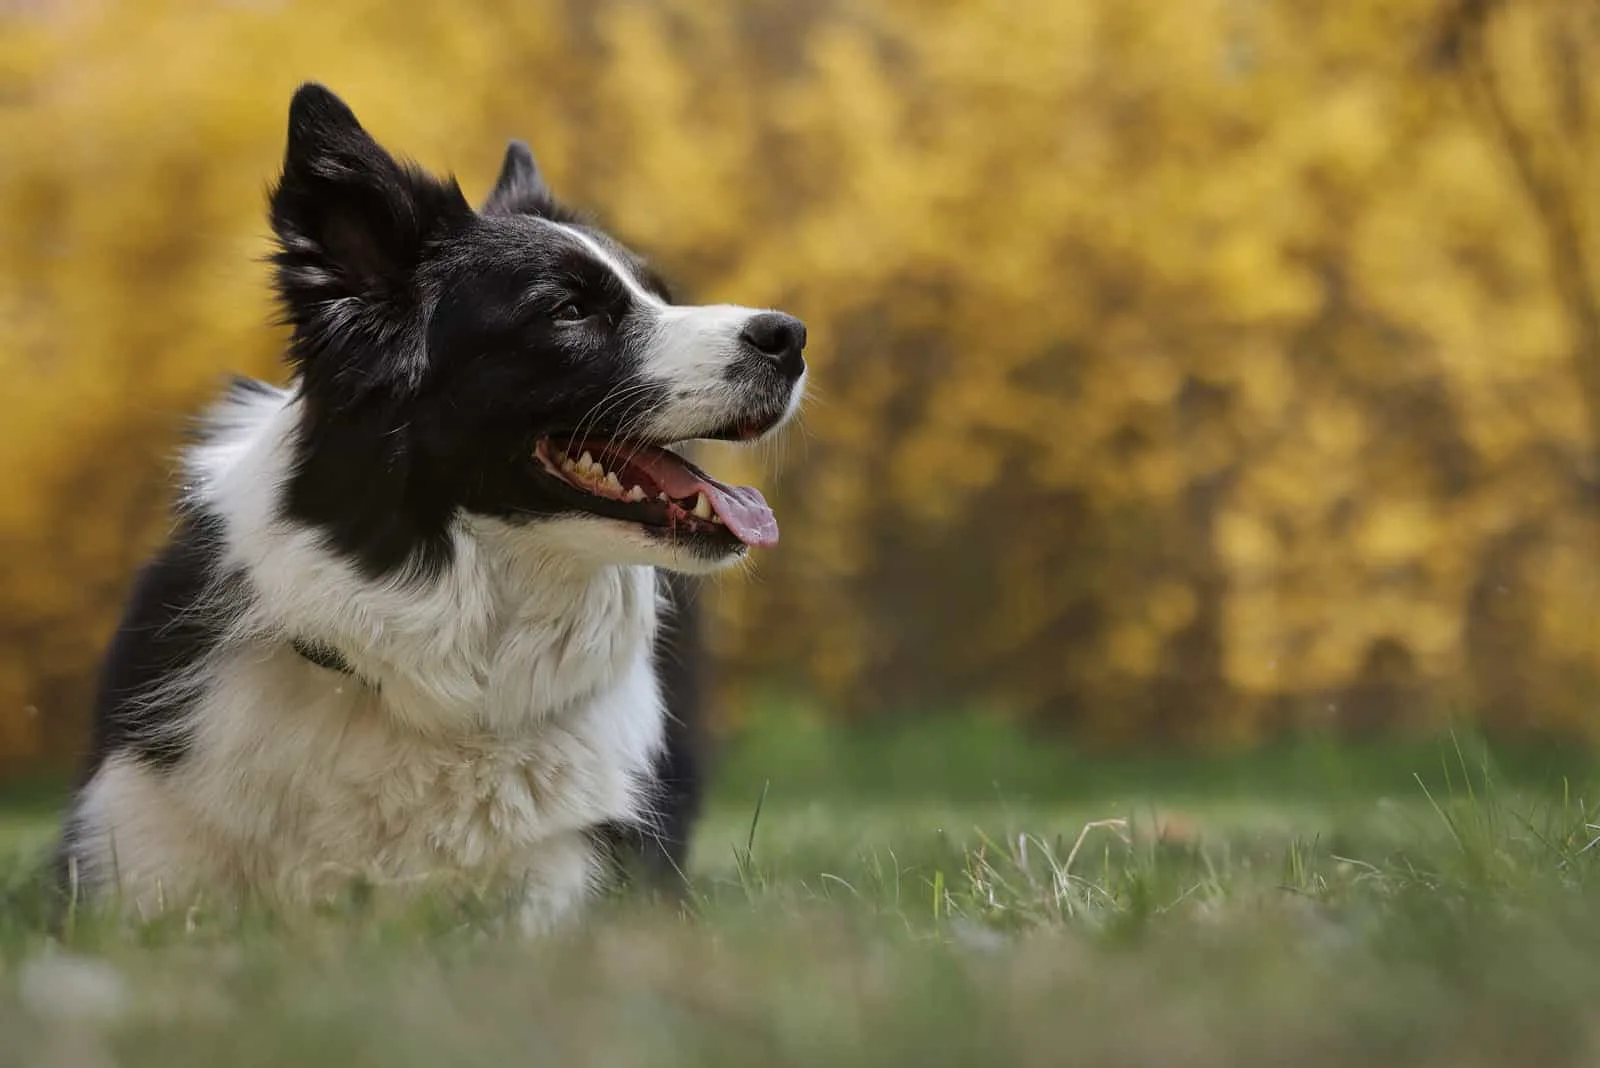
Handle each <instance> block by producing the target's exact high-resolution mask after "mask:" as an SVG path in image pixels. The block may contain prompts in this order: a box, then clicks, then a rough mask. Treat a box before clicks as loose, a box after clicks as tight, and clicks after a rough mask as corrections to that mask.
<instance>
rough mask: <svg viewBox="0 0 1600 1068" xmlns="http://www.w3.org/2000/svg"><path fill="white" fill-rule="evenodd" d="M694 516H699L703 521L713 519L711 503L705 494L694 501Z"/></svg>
mask: <svg viewBox="0 0 1600 1068" xmlns="http://www.w3.org/2000/svg"><path fill="white" fill-rule="evenodd" d="M694 514H695V515H697V516H699V517H700V518H701V519H710V518H711V515H712V512H711V502H710V501H708V500H706V495H705V494H704V493H702V494H700V495H699V496H698V497H696V498H695V499H694Z"/></svg>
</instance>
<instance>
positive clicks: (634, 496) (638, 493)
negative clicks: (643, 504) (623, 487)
mask: <svg viewBox="0 0 1600 1068" xmlns="http://www.w3.org/2000/svg"><path fill="white" fill-rule="evenodd" d="M628 500H630V501H642V500H644V490H642V489H640V488H639V487H638V486H635V487H633V488H632V489H631V490H629V491H628Z"/></svg>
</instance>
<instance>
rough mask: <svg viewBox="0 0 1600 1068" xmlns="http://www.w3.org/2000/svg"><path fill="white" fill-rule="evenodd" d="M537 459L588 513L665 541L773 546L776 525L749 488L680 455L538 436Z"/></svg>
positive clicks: (642, 446) (623, 443) (652, 448)
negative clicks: (693, 538) (689, 538)
mask: <svg viewBox="0 0 1600 1068" xmlns="http://www.w3.org/2000/svg"><path fill="white" fill-rule="evenodd" d="M533 455H534V458H535V459H536V460H538V461H539V463H540V465H541V466H543V468H544V470H545V473H546V474H549V475H551V476H553V477H555V478H557V479H559V480H561V482H563V483H565V484H566V486H567V487H568V488H569V489H571V490H573V491H575V492H576V493H577V494H579V495H580V497H579V503H581V506H582V507H583V508H584V509H585V510H586V511H589V512H593V513H594V514H596V515H601V516H605V517H607V518H611V519H622V520H626V521H629V522H633V523H637V524H638V525H639V526H641V527H645V528H648V529H650V530H652V531H653V532H656V533H659V534H661V535H664V536H681V535H699V536H710V537H723V538H727V539H729V540H730V541H732V542H738V543H742V544H744V545H748V546H750V547H751V548H766V547H768V546H771V545H776V544H777V542H778V520H777V518H776V517H775V516H773V514H772V509H771V508H770V507H768V506H767V502H766V500H765V499H764V498H763V497H762V496H761V491H760V490H758V489H756V488H755V487H754V486H729V485H727V484H725V483H722V482H718V481H717V480H716V479H714V478H712V477H711V476H710V475H708V474H706V473H705V472H704V471H702V470H700V469H699V468H698V467H696V466H695V465H694V464H692V463H690V462H689V461H688V460H685V459H684V458H683V457H681V456H679V455H678V454H677V453H674V452H671V451H669V450H667V449H663V448H660V447H659V446H656V445H646V444H643V443H641V442H632V441H612V440H610V439H608V438H596V437H588V438H567V439H563V438H562V437H560V436H559V435H557V436H553V437H544V438H540V439H539V441H538V443H537V444H536V445H535V446H534V451H533Z"/></svg>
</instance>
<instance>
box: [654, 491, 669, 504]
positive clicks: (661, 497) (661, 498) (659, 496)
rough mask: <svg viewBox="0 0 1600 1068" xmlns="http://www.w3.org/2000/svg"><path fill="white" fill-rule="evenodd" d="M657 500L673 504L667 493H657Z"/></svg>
mask: <svg viewBox="0 0 1600 1068" xmlns="http://www.w3.org/2000/svg"><path fill="white" fill-rule="evenodd" d="M656 500H658V501H660V502H662V503H663V504H671V503H672V498H671V497H668V496H667V495H666V494H665V493H658V494H656Z"/></svg>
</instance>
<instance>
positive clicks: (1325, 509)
mask: <svg viewBox="0 0 1600 1068" xmlns="http://www.w3.org/2000/svg"><path fill="white" fill-rule="evenodd" d="M1596 54H1600V14H1597V8H1596V6H1595V5H1586V4H1578V3H1573V2H1571V0H1519V2H1517V3H1515V4H1513V3H1509V2H1503V3H1502V2H1491V0H1347V2H1345V3H1342V4H1339V5H1310V4H1277V3H1266V2H1264V0H1192V2H1188V3H1183V4H1174V3H1171V2H1170V0H1072V2H1045V0H1040V2H1039V3H1036V4H1017V5H1012V6H1010V7H1008V8H1006V9H1005V12H1004V17H1002V16H1000V15H997V13H996V11H995V9H994V7H993V5H988V4H982V3H978V2H975V0H933V2H928V0H917V2H911V0H873V2H871V3H866V4H856V5H837V4H832V3H827V2H816V3H807V4H800V5H796V4H790V3H780V2H778V0H754V2H750V3H744V4H741V5H738V6H737V7H736V8H735V7H732V6H729V5H706V4H702V3H699V2H698V0H661V2H657V3H651V4H644V3H639V2H635V0H594V2H592V3H587V4H576V3H570V2H566V0H531V2H521V3H510V2H508V0H464V2H463V3H462V4H458V5H455V6H453V7H450V8H448V9H447V8H445V7H441V6H437V5H433V4H428V3H424V2H422V0H387V2H379V0H339V2H331V0H325V2H323V3H320V4H315V5H312V4H307V3H304V2H290V0H282V2H274V3H255V4H243V3H240V4H203V3H199V2H196V0H183V2H180V0H152V2H150V3H145V4H140V5H117V4H108V3H103V2H90V0H71V2H66V0H63V2H62V3H59V4H55V5H30V6H28V7H25V8H23V9H21V10H12V11H9V12H8V13H6V14H3V15H0V143H4V144H5V145H7V146H8V148H7V151H6V152H5V153H4V154H3V155H0V219H4V220H5V235H4V236H5V240H4V241H0V322H3V323H4V324H5V327H6V329H5V330H4V332H3V334H0V338H3V340H0V361H3V368H4V370H5V371H6V372H7V373H8V375H9V376H10V379H11V381H13V382H14V383H16V385H14V386H13V390H12V396H13V397H14V398H16V399H15V400H13V403H12V405H11V407H10V411H9V415H10V418H9V419H8V420H7V421H5V423H4V424H0V459H3V460H4V461H6V462H5V466H4V472H5V474H4V478H5V479H6V480H7V481H6V483H5V490H6V492H5V494H4V495H3V496H0V545H3V546H4V549H5V552H4V554H3V557H0V628H3V631H0V632H3V634H4V635H5V637H6V639H7V640H6V642H5V643H4V645H3V646H0V763H3V762H4V760H5V758H6V757H10V758H13V759H15V758H31V757H33V756H35V755H37V754H39V753H42V752H53V753H57V754H59V753H61V752H62V751H63V750H64V749H65V748H67V747H70V746H72V745H74V744H75V743H76V740H77V739H78V738H79V737H80V736H81V735H80V732H81V729H82V727H83V722H82V716H81V709H82V707H83V696H84V694H85V692H86V686H87V678H88V675H87V672H88V671H89V669H90V668H91V666H92V663H93V660H94V656H95V655H96V652H97V649H98V645H99V643H100V641H101V640H102V639H103V637H104V635H105V633H106V630H107V627H108V626H109V624H110V622H111V620H112V619H113V617H114V613H115V610H116V602H117V598H118V597H119V596H120V593H121V591H122V590H123V589H124V588H125V584H126V582H127V579H128V576H129V572H130V569H131V567H132V566H133V565H134V563H135V561H137V560H138V559H139V557H140V556H141V555H142V554H143V553H144V552H145V551H146V550H147V549H148V548H149V547H150V546H151V545H152V544H153V543H154V541H155V539H156V538H157V537H158V536H159V535H160V533H161V531H162V524H163V522H164V519H163V512H162V504H163V501H164V493H165V489H164V485H163V478H164V476H165V473H166V470H165V466H164V465H165V457H166V456H167V455H169V453H170V449H171V448H172V447H173V445H174V444H175V441H176V438H175V434H176V431H177V430H178V428H179V426H180V425H181V421H182V419H183V417H184V416H185V415H186V414H187V413H188V412H190V411H192V410H193V408H194V407H195V406H196V405H198V404H199V403H200V402H201V401H202V400H203V399H204V398H205V397H206V396H207V395H208V393H209V392H210V390H211V389H212V388H213V386H214V384H215V382H216V380H217V378H218V376H219V375H220V374H221V373H222V372H223V371H225V370H230V369H238V370H242V371H245V372H248V373H258V374H266V375H275V374H276V373H277V372H276V371H275V369H274V367H275V365H274V362H273V361H274V359H275V355H276V352H277V349H278V346H279V345H280V344H281V341H282V337H281V334H280V333H278V332H277V331H275V330H273V329H270V328H268V327H267V326H266V323H267V322H268V320H269V317H270V315H271V310H270V308H269V306H268V304H267V294H266V290H265V287H264V282H265V272H264V270H263V269H262V267H261V264H260V257H261V256H262V254H263V253H264V252H265V249H266V245H265V224H264V220H263V218H262V207H263V205H262V201H261V197H260V195H259V193H260V190H261V189H262V187H263V185H264V183H265V182H266V180H267V179H268V177H269V176H270V174H271V172H272V170H273V168H274V166H275V165H276V162H277V154H278V152H279V151H281V137H282V124H283V112H284V107H285V104H286V102H287V100H288V95H289V93H290V91H291V90H292V88H293V86H294V84H295V83H297V82H298V81H299V80H301V79H303V78H308V77H314V78H317V79H319V80H322V81H326V82H328V83H330V84H331V85H333V86H334V87H335V88H336V89H337V90H338V91H340V92H341V93H342V94H344V95H346V96H347V98H348V99H349V100H350V101H351V102H352V104H353V105H354V106H355V107H356V109H357V111H358V113H360V114H361V115H362V116H363V119H364V120H365V121H367V122H368V124H369V125H370V126H371V127H372V128H373V130H374V132H375V133H376V134H377V135H378V136H379V137H380V138H382V139H384V140H386V141H388V142H389V143H390V144H393V145H395V146H397V147H401V148H403V149H405V150H406V151H409V152H411V153H414V154H415V155H416V156H417V157H418V158H419V159H421V160H423V161H424V162H426V163H427V164H428V165H430V166H434V167H439V168H454V169H456V170H458V171H459V172H461V174H462V178H463V181H464V184H465V185H466V187H467V188H468V190H469V192H470V191H471V190H472V189H478V190H482V189H483V188H484V184H485V183H486V182H487V181H488V179H489V178H490V176H491V174H492V171H493V168H494V166H495V165H496V164H497V163H498V157H499V152H500V150H501V148H502V146H503V143H504V140H505V139H506V138H507V137H511V136H522V137H526V138H528V139H529V140H530V141H531V142H532V143H533V144H534V147H535V149H536V151H537V152H538V154H539V156H540V158H541V163H542V164H543V165H544V166H545V168H546V169H547V170H548V171H549V172H550V173H551V175H552V176H553V178H554V180H555V182H556V184H557V186H558V189H560V190H562V191H565V192H569V193H571V194H572V195H573V197H574V198H575V199H577V200H579V201H581V202H584V203H587V204H593V205H596V206H598V207H599V208H601V209H602V210H603V214H604V216H605V218H606V220H607V221H608V222H609V223H611V224H613V225H615V226H616V227H617V228H618V229H619V230H620V231H622V232H623V233H624V234H625V235H626V236H628V237H629V238H630V239H631V240H633V241H634V242H635V243H637V244H639V245H641V246H642V247H644V248H646V249H648V250H650V251H651V252H653V253H654V254H655V255H656V256H657V258H658V259H659V260H660V261H661V262H662V264H663V265H664V266H665V267H666V268H667V269H668V271H669V273H672V274H676V275H678V276H679V277H680V278H681V279H682V280H683V281H686V282H688V283H689V284H690V287H691V289H692V291H693V292H694V294H695V295H696V296H697V297H700V298H703V299H722V298H728V299H738V300H741V301H745V302H768V303H772V304H781V305H782V306H784V307H786V308H789V309H792V310H794V311H796V312H797V313H799V314H802V315H804V316H805V317H806V318H807V320H808V321H809V322H810V324H811V327H812V336H813V337H814V338H815V344H814V363H815V367H816V373H815V376H814V377H815V381H816V385H817V398H816V400H815V402H814V403H813V404H812V405H811V407H810V408H809V410H808V412H807V414H806V416H805V432H804V433H798V434H795V435H793V436H792V437H791V439H790V441H789V442H788V443H787V447H786V448H785V449H783V450H782V451H781V453H778V454H775V455H771V456H769V457H767V459H769V460H771V461H772V462H773V463H772V465H771V466H775V467H776V468H777V469H779V470H781V471H782V473H783V476H784V477H783V479H782V481H781V482H780V483H779V492H778V493H776V494H775V496H776V498H777V504H778V506H779V511H780V514H781V516H782V518H783V523H784V544H783V547H782V548H781V549H779V550H778V551H777V552H776V553H774V554H769V555H768V556H767V557H766V558H764V559H763V560H762V561H761V562H760V564H759V569H758V571H757V573H756V575H755V576H754V578H753V579H752V580H746V579H744V578H736V579H733V580H730V581H727V582H721V583H719V584H718V593H719V596H718V597H717V598H716V608H717V626H716V628H715V632H714V635H713V637H714V641H715V647H716V651H717V653H718V655H719V656H720V658H721V660H722V663H723V666H724V668H725V669H726V670H725V671H724V672H723V673H722V675H721V676H720V678H721V679H722V680H723V683H722V687H721V689H720V691H719V692H720V694H721V697H722V700H723V703H724V706H725V711H726V714H728V715H730V716H734V715H737V714H738V712H739V709H741V708H743V707H744V706H745V704H746V703H747V702H746V701H745V697H746V696H747V695H748V694H749V692H750V689H749V688H750V687H752V686H755V685H758V684H759V685H766V684H781V685H790V686H801V687H805V688H807V689H810V690H813V691H815V692H818V693H820V694H822V695H824V696H826V697H827V698H829V699H830V700H831V702H832V703H833V705H834V707H836V708H838V709H839V710H840V711H841V712H843V713H847V714H864V713H866V712H868V711H872V710H881V709H886V708H897V707H901V708H927V707H930V706H949V705H951V704H955V703H962V704H966V703H985V704H990V705H995V706H1001V707H1009V708H1014V709H1017V710H1019V711H1022V712H1025V713H1029V714H1032V715H1036V716H1038V717H1041V718H1044V719H1047V720H1050V721H1052V722H1057V723H1062V724H1067V725H1070V726H1072V727H1073V728H1074V729H1077V730H1080V731H1083V732H1085V733H1087V734H1089V735H1092V736H1095V737H1099V738H1103V739H1108V740H1137V739H1144V738H1150V737H1153V736H1159V737H1163V738H1179V739H1191V740H1209V741H1249V740H1253V739H1256V738H1259V737H1261V736H1262V735H1263V734H1265V733H1267V732H1270V731H1274V730H1277V729H1281V728H1283V727H1284V726H1288V725H1306V724H1323V723H1330V724H1331V725H1334V726H1337V727H1344V728H1350V729H1366V728H1370V727H1378V726H1402V727H1405V726H1425V725H1428V724H1429V723H1431V722H1432V721H1433V720H1434V718H1436V717H1437V716H1438V715H1440V714H1442V712H1443V710H1444V709H1445V707H1446V703H1445V702H1446V701H1447V700H1453V701H1455V702H1457V703H1458V704H1459V705H1460V707H1465V708H1470V709H1474V710H1478V711H1481V713H1482V714H1483V715H1484V716H1485V717H1486V718H1488V719H1489V720H1490V721H1492V722H1495V723H1501V724H1506V725H1536V726H1544V727H1554V728H1560V729H1566V730H1574V731H1579V732H1586V733H1592V732H1593V731H1594V730H1595V727H1596V726H1597V725H1600V719H1597V717H1596V712H1597V707H1596V702H1597V700H1600V698H1597V694H1600V634H1597V627H1596V618H1597V610H1600V508H1597V506H1596V504H1595V494H1596V486H1597V484H1600V458H1597V451H1600V450H1597V443H1600V402H1597V397H1600V388H1597V385H1596V382H1597V379H1600V370H1597V368H1600V355H1597V354H1600V340H1597V339H1600V327H1597V325H1596V324H1597V322H1600V319H1597V316H1596V308H1597V306H1600V291H1597V288H1596V286H1597V275H1596V271H1597V268H1596V264H1597V262H1600V261H1597V258H1596V257H1597V254H1600V210H1597V209H1600V183H1597V182H1595V181H1594V178H1593V176H1594V175H1595V174H1596V173H1597V172H1596V170H1595V167H1594V163H1595V159H1596V153H1597V152H1600V120H1597V118H1596V116H1597V115H1600V75H1597V74H1596V73H1595V71H1594V69H1593V64H1592V63H1586V62H1584V60H1585V58H1586V57H1590V56H1593V55H1596ZM716 451H717V452H718V453H719V455H717V456H713V457H712V458H711V462H712V463H714V464H716V465H717V466H718V467H719V468H722V467H727V468H729V469H730V470H731V469H738V468H742V469H743V472H744V476H747V477H748V476H753V475H755V474H756V473H757V472H758V471H759V470H760V466H761V465H760V464H758V463H757V462H756V460H755V459H752V458H751V457H750V455H749V454H748V453H740V452H732V451H728V450H722V449H718V450H716ZM769 469H770V466H769Z"/></svg>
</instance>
